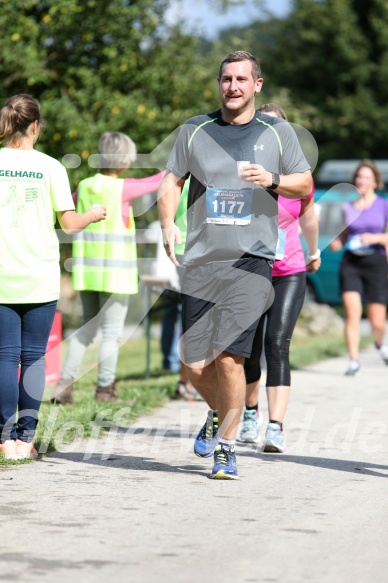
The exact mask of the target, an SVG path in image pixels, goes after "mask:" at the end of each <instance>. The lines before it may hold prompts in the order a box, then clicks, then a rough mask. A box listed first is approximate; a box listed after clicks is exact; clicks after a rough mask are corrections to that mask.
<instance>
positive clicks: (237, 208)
mask: <svg viewBox="0 0 388 583" xmlns="http://www.w3.org/2000/svg"><path fill="white" fill-rule="evenodd" d="M244 204H245V203H244V202H236V201H234V200H213V210H214V212H215V213H216V214H219V213H222V214H229V215H235V214H237V215H241V213H242V210H243V208H244Z"/></svg>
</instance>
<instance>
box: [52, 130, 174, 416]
mask: <svg viewBox="0 0 388 583" xmlns="http://www.w3.org/2000/svg"><path fill="white" fill-rule="evenodd" d="M98 153H99V167H100V172H98V173H97V174H96V175H95V176H92V177H90V178H86V179H85V180H82V181H81V182H80V184H79V186H78V191H76V192H75V193H74V199H75V202H76V208H77V211H78V212H81V210H80V209H83V208H89V207H90V206H91V205H104V206H105V207H106V211H107V216H106V222H105V223H104V227H103V228H97V229H96V228H94V224H93V225H92V226H91V228H88V229H86V230H85V232H83V233H77V234H76V235H75V237H74V239H73V274H72V275H73V287H74V289H75V290H79V291H80V296H81V302H82V311H83V318H82V326H81V328H80V329H79V330H77V332H76V333H75V334H74V335H73V336H72V337H71V340H70V342H69V346H68V351H67V355H66V360H65V364H64V366H63V370H62V376H61V379H60V380H59V382H58V384H57V386H56V387H55V390H54V393H53V395H52V398H51V400H52V402H53V403H58V404H63V405H65V404H72V403H73V402H74V400H73V387H74V381H75V380H76V379H77V375H78V372H79V368H80V365H81V362H82V359H83V356H84V354H85V350H86V348H87V346H88V345H89V344H90V343H91V342H93V340H94V338H95V336H96V334H97V331H98V329H99V327H101V329H102V341H101V346H100V353H99V359H98V362H99V366H98V377H97V388H96V399H97V400H98V401H116V400H117V399H118V396H117V392H116V384H115V373H116V365H117V359H118V350H119V342H120V338H121V335H122V332H123V328H124V322H125V318H126V315H127V310H128V301H129V296H130V295H131V294H136V293H137V291H138V270H137V251H136V240H135V235H136V230H135V221H134V216H133V211H132V206H131V200H133V199H134V198H137V197H140V196H143V195H144V194H148V193H150V192H152V191H155V190H157V189H158V187H159V184H160V181H161V179H162V177H163V175H164V172H160V173H159V174H155V175H153V176H150V177H147V178H139V179H136V178H124V179H123V178H120V175H121V174H122V173H123V172H124V171H125V170H127V169H128V168H129V166H130V165H131V163H132V162H133V161H134V160H135V158H136V146H135V144H134V142H133V141H132V140H131V139H130V138H129V137H128V136H126V135H125V134H122V133H121V132H105V133H104V134H103V135H102V136H101V138H100V141H99V144H98Z"/></svg>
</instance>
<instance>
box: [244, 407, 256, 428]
mask: <svg viewBox="0 0 388 583" xmlns="http://www.w3.org/2000/svg"><path fill="white" fill-rule="evenodd" d="M256 424H257V418H256V411H245V412H244V423H243V431H244V432H245V431H250V430H251V429H255V427H256Z"/></svg>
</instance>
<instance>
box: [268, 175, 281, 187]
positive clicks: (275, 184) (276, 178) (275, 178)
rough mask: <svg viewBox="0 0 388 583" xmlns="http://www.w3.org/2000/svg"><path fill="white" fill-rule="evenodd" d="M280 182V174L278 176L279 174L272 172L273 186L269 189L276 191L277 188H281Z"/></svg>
mask: <svg viewBox="0 0 388 583" xmlns="http://www.w3.org/2000/svg"><path fill="white" fill-rule="evenodd" d="M279 182H280V177H279V174H277V172H272V184H271V186H269V187H268V188H269V189H270V190H276V189H277V187H278V186H279Z"/></svg>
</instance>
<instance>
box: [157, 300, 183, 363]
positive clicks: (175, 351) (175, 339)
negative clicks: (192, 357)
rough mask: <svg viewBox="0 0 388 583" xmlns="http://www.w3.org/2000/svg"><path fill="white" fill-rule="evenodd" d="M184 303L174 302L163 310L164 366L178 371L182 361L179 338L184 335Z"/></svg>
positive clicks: (162, 340) (162, 346)
mask: <svg viewBox="0 0 388 583" xmlns="http://www.w3.org/2000/svg"><path fill="white" fill-rule="evenodd" d="M181 320H182V305H181V303H178V302H176V303H175V302H174V303H171V305H169V306H166V307H165V308H164V310H163V318H162V335H161V339H160V340H161V348H162V354H163V368H164V369H165V370H170V371H171V372H174V373H178V372H180V370H181V367H182V363H181V360H180V357H179V340H180V337H181V335H182V323H181Z"/></svg>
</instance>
